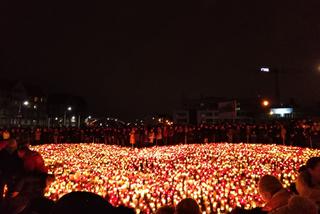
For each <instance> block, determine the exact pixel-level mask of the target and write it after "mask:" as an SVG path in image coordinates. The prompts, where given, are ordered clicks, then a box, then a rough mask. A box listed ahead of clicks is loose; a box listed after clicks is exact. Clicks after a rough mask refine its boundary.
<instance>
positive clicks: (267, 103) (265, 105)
mask: <svg viewBox="0 0 320 214" xmlns="http://www.w3.org/2000/svg"><path fill="white" fill-rule="evenodd" d="M262 105H263V106H264V107H267V106H269V105H270V102H269V101H268V100H263V101H262Z"/></svg>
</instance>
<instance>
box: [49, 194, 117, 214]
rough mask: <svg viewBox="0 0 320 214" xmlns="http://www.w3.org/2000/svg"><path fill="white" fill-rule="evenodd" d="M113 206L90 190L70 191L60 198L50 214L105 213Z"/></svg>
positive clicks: (111, 209)
mask: <svg viewBox="0 0 320 214" xmlns="http://www.w3.org/2000/svg"><path fill="white" fill-rule="evenodd" d="M113 210H114V208H113V207H112V205H111V204H110V203H109V202H107V201H106V200H105V199H103V198H102V197H100V196H99V195H96V194H94V193H90V192H72V193H69V194H66V195H64V196H63V197H62V198H60V199H59V200H58V201H57V203H56V205H55V206H54V208H53V210H52V214H70V213H75V214H92V213H94V214H100V213H101V214H107V213H113Z"/></svg>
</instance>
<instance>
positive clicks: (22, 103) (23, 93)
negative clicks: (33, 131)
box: [0, 80, 47, 127]
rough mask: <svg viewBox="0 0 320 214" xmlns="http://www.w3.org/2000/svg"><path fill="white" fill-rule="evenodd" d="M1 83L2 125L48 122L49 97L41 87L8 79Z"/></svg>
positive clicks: (33, 124) (0, 106) (29, 124)
mask: <svg viewBox="0 0 320 214" xmlns="http://www.w3.org/2000/svg"><path fill="white" fill-rule="evenodd" d="M0 85H1V86H0V126H2V127H3V126H21V127H23V126H44V125H46V124H47V114H46V112H47V109H46V103H47V97H46V95H45V93H44V92H43V91H42V89H41V88H40V87H38V86H35V85H31V84H26V83H23V82H20V81H8V80H2V81H1V84H0Z"/></svg>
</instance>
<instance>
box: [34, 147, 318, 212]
mask: <svg viewBox="0 0 320 214" xmlns="http://www.w3.org/2000/svg"><path fill="white" fill-rule="evenodd" d="M32 149H34V150H36V151H38V152H40V153H41V154H42V156H43V157H44V159H45V162H46V165H48V166H49V171H50V172H51V173H54V174H55V175H56V180H55V181H54V182H53V183H52V184H51V186H50V187H49V188H48V190H47V193H46V196H47V197H49V198H51V199H53V200H57V199H59V198H60V197H61V196H63V195H64V194H66V193H68V192H71V191H90V192H94V193H97V194H99V195H101V196H103V197H105V198H107V199H108V200H109V202H110V203H111V204H113V205H114V206H119V205H125V206H129V207H133V208H135V209H136V211H137V213H154V212H155V210H156V209H157V208H159V207H161V206H163V205H167V204H168V205H176V204H177V203H178V202H179V201H180V200H181V199H183V198H186V197H191V198H194V199H195V200H197V202H198V203H199V205H200V207H201V210H202V213H226V212H229V211H231V210H232V209H233V208H234V207H236V206H241V207H244V208H246V209H250V208H254V207H256V206H261V205H263V202H262V200H261V197H260V196H259V192H258V190H257V183H258V181H259V178H260V177H261V176H263V175H265V174H272V175H275V176H276V177H278V178H279V179H280V180H281V182H282V183H283V185H284V187H288V186H289V185H290V184H291V183H292V182H294V181H295V179H296V177H297V170H298V169H299V167H300V166H301V165H303V164H304V163H305V162H306V160H307V159H309V158H310V157H313V156H319V155H320V150H313V149H303V148H296V147H286V146H276V145H260V144H201V145H200V144H194V145H177V146H167V147H151V148H143V149H132V148H126V147H118V146H110V145H104V144H52V145H41V146H34V147H33V148H32Z"/></svg>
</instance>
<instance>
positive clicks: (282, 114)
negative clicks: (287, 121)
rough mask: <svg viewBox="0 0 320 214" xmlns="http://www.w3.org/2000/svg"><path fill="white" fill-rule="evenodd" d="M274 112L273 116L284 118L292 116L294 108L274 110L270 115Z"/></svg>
mask: <svg viewBox="0 0 320 214" xmlns="http://www.w3.org/2000/svg"><path fill="white" fill-rule="evenodd" d="M271 112H272V115H274V114H278V115H280V117H284V116H285V115H286V114H292V113H293V108H272V109H271V110H270V114H271Z"/></svg>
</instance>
